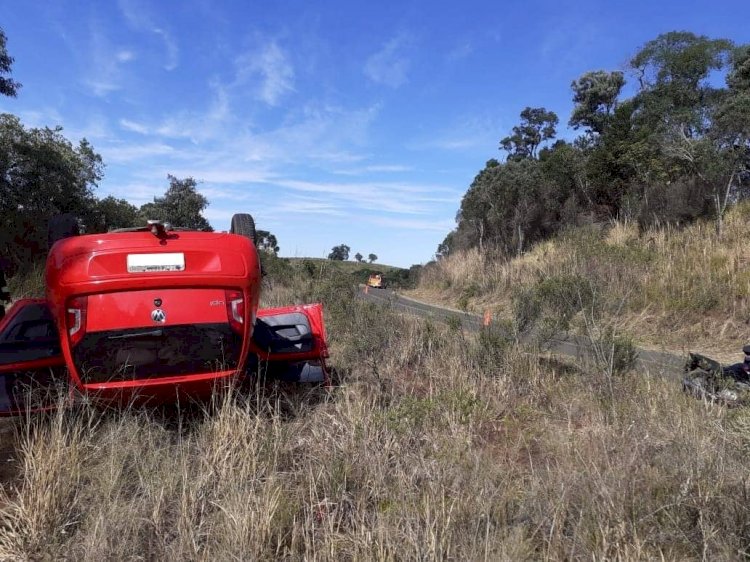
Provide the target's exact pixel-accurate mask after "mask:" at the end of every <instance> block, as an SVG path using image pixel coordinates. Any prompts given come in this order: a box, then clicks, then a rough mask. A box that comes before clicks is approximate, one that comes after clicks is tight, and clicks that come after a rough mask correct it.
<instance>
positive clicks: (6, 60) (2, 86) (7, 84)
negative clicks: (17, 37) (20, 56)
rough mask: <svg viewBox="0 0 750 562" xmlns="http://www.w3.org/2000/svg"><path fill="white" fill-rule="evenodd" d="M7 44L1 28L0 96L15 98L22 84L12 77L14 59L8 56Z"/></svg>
mask: <svg viewBox="0 0 750 562" xmlns="http://www.w3.org/2000/svg"><path fill="white" fill-rule="evenodd" d="M6 43H7V37H6V36H5V33H4V32H3V30H2V28H0V95H3V96H9V97H12V98H14V97H16V94H17V93H18V89H19V88H20V87H21V84H20V83H18V82H16V81H15V80H13V79H12V78H11V77H10V71H11V67H12V66H13V57H11V56H10V55H9V54H8V51H7V49H6V47H5V45H6Z"/></svg>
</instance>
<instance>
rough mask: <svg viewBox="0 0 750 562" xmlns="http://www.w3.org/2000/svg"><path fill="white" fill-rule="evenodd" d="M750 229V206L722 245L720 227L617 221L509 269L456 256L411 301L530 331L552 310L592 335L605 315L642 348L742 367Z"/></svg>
mask: <svg viewBox="0 0 750 562" xmlns="http://www.w3.org/2000/svg"><path fill="white" fill-rule="evenodd" d="M748 225H750V203H748V202H742V203H740V204H738V205H737V206H735V207H733V208H731V209H730V210H729V212H728V213H727V216H726V217H725V224H724V228H723V232H722V234H721V235H719V233H717V231H716V228H715V224H714V222H713V221H712V220H700V221H698V222H696V223H694V224H692V225H690V226H688V227H685V228H677V227H661V228H650V229H640V228H639V227H638V225H637V224H635V223H634V222H632V221H614V222H611V223H609V224H603V225H595V226H588V227H579V228H576V229H570V230H567V231H566V232H564V233H563V234H561V235H560V236H557V237H555V238H553V239H550V240H547V241H545V242H540V243H538V244H537V245H535V246H534V247H533V248H531V249H530V250H529V251H528V252H526V253H525V254H524V255H523V256H521V257H518V258H511V259H509V260H505V261H503V260H493V259H490V258H488V257H487V256H485V255H482V254H481V253H480V252H479V250H478V249H473V250H467V251H463V252H456V253H454V254H452V255H450V256H448V257H446V258H443V259H441V260H439V261H438V262H436V263H434V264H432V265H430V266H429V267H426V268H424V270H423V271H422V274H421V278H420V283H419V287H418V288H417V289H416V290H415V291H413V292H412V293H411V294H412V295H413V296H416V297H420V298H423V299H425V300H429V301H433V302H434V301H437V302H443V303H445V304H448V305H450V306H453V307H456V308H461V309H465V310H470V311H473V312H476V313H480V314H481V313H483V312H484V311H486V310H489V311H490V312H491V313H492V314H493V317H494V318H496V319H497V320H500V321H506V322H511V323H515V325H516V327H517V328H518V329H520V330H523V329H524V328H525V327H526V326H525V323H528V315H529V314H530V313H535V314H537V316H539V315H543V314H544V313H545V310H539V307H542V308H544V306H547V309H546V311H547V313H548V316H549V317H550V318H553V317H554V318H556V319H557V320H558V323H557V326H556V328H558V329H560V330H565V329H568V330H572V331H576V332H578V333H583V334H586V333H587V330H588V329H589V328H590V325H589V324H587V321H590V320H591V319H592V314H594V311H595V316H596V318H595V320H597V322H598V323H600V324H601V323H604V324H606V325H609V326H614V327H616V328H617V329H618V330H619V331H620V332H621V333H623V334H627V335H629V336H631V337H633V338H635V339H636V340H637V342H638V343H639V344H640V345H645V346H647V347H654V348H663V349H666V350H671V351H674V352H675V353H678V354H679V353H683V352H686V351H687V350H688V349H691V350H694V351H695V350H700V351H703V352H705V353H707V354H709V355H711V354H713V355H715V356H716V357H717V358H726V360H730V359H731V360H732V361H734V360H736V359H737V357H738V354H739V353H740V350H741V349H742V346H743V345H745V344H746V343H747V322H748V319H749V318H750V261H749V260H750V258H748V252H749V250H750V245H749V244H748V239H747V229H748ZM545 299H546V300H545ZM545 302H547V305H545ZM535 306H536V309H535V310H532V309H534V307H535Z"/></svg>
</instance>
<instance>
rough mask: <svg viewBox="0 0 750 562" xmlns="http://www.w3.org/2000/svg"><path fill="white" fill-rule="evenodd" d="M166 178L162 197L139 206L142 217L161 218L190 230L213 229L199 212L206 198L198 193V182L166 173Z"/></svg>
mask: <svg viewBox="0 0 750 562" xmlns="http://www.w3.org/2000/svg"><path fill="white" fill-rule="evenodd" d="M167 178H168V179H169V189H167V191H166V192H165V193H164V197H154V202H153V203H146V204H144V205H142V206H141V209H140V215H141V217H142V219H143V220H144V221H145V220H149V219H153V220H161V221H164V222H168V223H170V224H171V225H172V226H176V227H182V228H189V229H192V230H204V231H211V230H213V229H212V228H211V225H209V224H208V221H207V220H206V219H205V217H204V216H203V215H202V214H201V213H202V212H203V210H204V209H205V208H206V207H207V206H208V199H206V198H205V197H204V196H203V195H201V194H200V193H198V183H197V182H196V181H195V180H194V179H193V178H190V177H188V178H185V179H183V180H180V179H177V178H176V177H174V176H173V175H168V176H167Z"/></svg>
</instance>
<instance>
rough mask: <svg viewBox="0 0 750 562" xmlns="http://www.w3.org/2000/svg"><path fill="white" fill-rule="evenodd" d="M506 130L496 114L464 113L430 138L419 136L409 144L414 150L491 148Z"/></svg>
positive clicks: (457, 150) (458, 150)
mask: <svg viewBox="0 0 750 562" xmlns="http://www.w3.org/2000/svg"><path fill="white" fill-rule="evenodd" d="M504 131H505V129H504V126H503V123H502V121H501V120H500V119H499V118H498V117H497V116H496V115H492V114H475V115H463V116H459V117H457V118H456V119H454V120H453V122H452V123H450V125H449V126H447V127H444V128H442V129H439V130H437V131H434V132H433V133H432V134H431V135H430V136H429V138H424V137H421V138H420V137H418V138H416V139H413V140H412V141H410V142H408V143H407V144H408V147H409V148H411V149H413V150H434V149H438V150H445V151H450V152H463V151H468V150H479V149H482V150H487V149H490V150H491V149H492V148H493V147H496V146H497V143H498V140H499V139H500V138H502V136H503V133H504Z"/></svg>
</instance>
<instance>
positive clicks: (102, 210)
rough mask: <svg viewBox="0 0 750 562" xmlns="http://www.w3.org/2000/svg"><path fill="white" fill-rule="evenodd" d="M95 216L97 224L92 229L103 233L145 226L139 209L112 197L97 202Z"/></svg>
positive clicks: (123, 200)
mask: <svg viewBox="0 0 750 562" xmlns="http://www.w3.org/2000/svg"><path fill="white" fill-rule="evenodd" d="M94 214H95V215H96V218H97V222H96V223H95V224H93V225H92V229H93V230H99V231H102V232H107V231H109V230H113V229H115V228H129V227H134V226H140V225H142V224H143V223H142V222H141V221H140V219H139V216H138V207H136V206H135V205H132V204H130V203H128V202H127V201H126V200H125V199H116V198H115V197H113V196H111V195H110V196H108V197H105V198H104V199H101V200H99V201H97V202H96V204H95V206H94Z"/></svg>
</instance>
